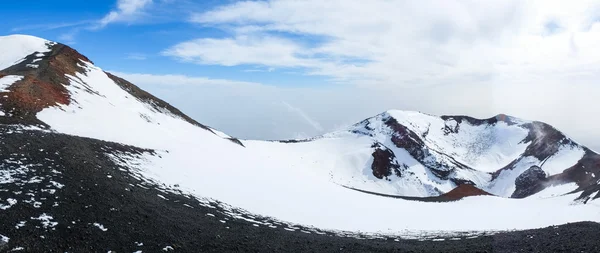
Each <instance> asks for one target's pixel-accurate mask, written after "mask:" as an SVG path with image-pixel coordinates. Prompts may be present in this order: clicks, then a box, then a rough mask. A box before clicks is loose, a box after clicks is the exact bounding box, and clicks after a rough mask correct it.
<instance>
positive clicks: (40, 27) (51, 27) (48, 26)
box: [11, 20, 94, 32]
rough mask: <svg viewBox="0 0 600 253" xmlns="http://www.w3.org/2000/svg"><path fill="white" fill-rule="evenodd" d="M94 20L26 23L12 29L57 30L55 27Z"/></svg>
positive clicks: (20, 30)
mask: <svg viewBox="0 0 600 253" xmlns="http://www.w3.org/2000/svg"><path fill="white" fill-rule="evenodd" d="M92 22H94V21H92V20H81V21H75V22H65V23H52V24H48V23H44V24H32V25H24V26H18V27H14V28H12V29H11V32H22V31H32V30H41V31H47V30H55V29H61V28H69V27H77V26H85V25H89V24H91V23H92Z"/></svg>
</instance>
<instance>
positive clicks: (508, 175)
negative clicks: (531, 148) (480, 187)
mask: <svg viewBox="0 0 600 253" xmlns="http://www.w3.org/2000/svg"><path fill="white" fill-rule="evenodd" d="M540 163H541V161H540V160H539V159H537V158H535V157H532V156H526V157H521V158H519V161H518V162H517V163H516V164H515V165H514V166H513V167H512V169H508V170H503V171H502V172H500V175H498V177H497V178H496V180H494V181H492V182H491V183H490V184H489V185H487V186H486V187H484V190H486V191H487V192H489V193H491V194H494V195H497V196H502V197H510V196H511V195H512V194H513V192H515V189H516V185H515V180H516V179H517V177H518V176H519V175H521V174H522V173H523V172H525V171H526V170H527V169H529V168H531V166H534V165H538V166H539V165H540Z"/></svg>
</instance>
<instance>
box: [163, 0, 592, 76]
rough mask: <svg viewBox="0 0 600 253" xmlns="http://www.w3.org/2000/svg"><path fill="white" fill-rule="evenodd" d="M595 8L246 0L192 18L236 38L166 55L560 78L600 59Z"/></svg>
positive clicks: (335, 72)
mask: <svg viewBox="0 0 600 253" xmlns="http://www.w3.org/2000/svg"><path fill="white" fill-rule="evenodd" d="M599 6H600V3H599V2H598V1H577V2H573V3H569V4H565V3H564V2H563V1H560V0H553V1H546V0H544V1H542V0H538V1H517V0H514V1H504V0H502V1H499V0H498V1H441V2H440V1H432V0H427V1H386V0H373V1H346V0H344V1H342V0H337V1H320V0H308V1H293V0H271V1H244V2H236V3H232V4H229V5H224V6H221V7H218V8H216V9H214V10H210V11H207V12H201V13H197V14H194V15H193V16H192V17H191V18H190V20H191V22H195V23H200V24H202V25H208V26H215V27H221V28H223V29H225V30H227V31H231V32H232V33H233V35H232V36H231V37H228V38H201V39H197V40H191V41H187V42H183V43H181V44H178V45H175V46H174V47H172V48H170V49H168V50H167V51H166V52H167V53H166V54H167V55H171V56H175V57H177V58H180V59H183V60H186V61H191V62H196V63H200V64H220V65H225V66H233V65H252V64H256V65H264V66H267V67H301V68H305V74H318V75H326V76H331V77H333V78H335V79H337V80H339V81H347V82H350V83H354V84H363V85H395V86H397V85H423V84H441V83H448V82H449V81H456V82H484V81H490V80H500V79H503V80H504V79H508V80H509V81H511V78H514V79H518V80H534V79H536V78H537V76H538V75H540V74H541V75H547V78H548V79H554V78H564V77H565V75H569V73H566V72H570V71H581V69H589V67H590V66H594V65H598V64H600V51H599V50H596V48H597V46H596V45H598V44H599V43H600V23H598V22H596V21H598V20H599V18H600V15H598V14H597V13H598V12H597V10H600V8H599ZM286 34H294V35H295V37H294V38H296V37H301V38H305V39H308V40H310V38H313V37H314V38H317V39H318V40H317V41H318V42H313V43H308V44H307V43H300V42H298V40H295V39H290V38H288V36H286ZM557 70H560V71H558V72H559V73H557Z"/></svg>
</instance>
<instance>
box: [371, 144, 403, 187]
mask: <svg viewBox="0 0 600 253" xmlns="http://www.w3.org/2000/svg"><path fill="white" fill-rule="evenodd" d="M372 148H375V151H373V154H372V156H373V163H372V164H371V169H372V170H373V176H375V177H376V178H379V179H383V178H387V177H389V176H391V175H392V172H393V173H394V174H396V176H398V177H400V176H402V174H401V172H400V165H399V164H398V161H396V156H395V155H394V152H392V151H391V150H390V149H388V148H387V147H385V146H383V145H381V144H380V143H375V144H373V146H372Z"/></svg>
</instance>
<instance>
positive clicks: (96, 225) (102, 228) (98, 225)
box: [94, 222, 108, 232]
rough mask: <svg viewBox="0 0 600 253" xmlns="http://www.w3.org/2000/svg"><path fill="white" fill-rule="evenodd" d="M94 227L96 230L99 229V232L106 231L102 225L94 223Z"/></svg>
mask: <svg viewBox="0 0 600 253" xmlns="http://www.w3.org/2000/svg"><path fill="white" fill-rule="evenodd" d="M94 226H95V227H97V228H99V229H100V230H102V231H104V232H106V231H108V228H105V227H104V225H102V224H100V223H97V222H94Z"/></svg>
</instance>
